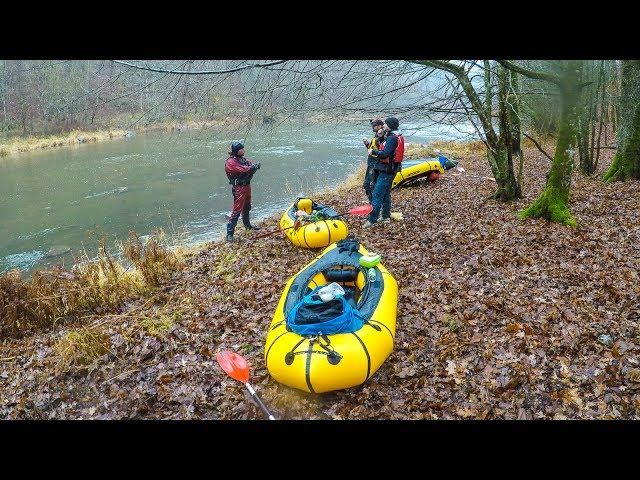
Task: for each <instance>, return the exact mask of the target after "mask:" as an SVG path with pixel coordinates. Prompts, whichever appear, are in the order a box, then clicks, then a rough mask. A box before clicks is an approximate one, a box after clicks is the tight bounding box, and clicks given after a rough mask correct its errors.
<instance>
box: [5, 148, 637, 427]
mask: <svg viewBox="0 0 640 480" xmlns="http://www.w3.org/2000/svg"><path fill="white" fill-rule="evenodd" d="M525 153H526V156H527V162H526V169H525V171H526V184H525V189H524V190H525V195H526V198H525V199H523V200H522V201H519V202H516V203H513V204H508V205H504V204H499V203H496V202H494V201H491V200H489V201H487V200H485V198H486V197H487V196H488V195H489V194H490V193H491V191H492V187H493V185H494V183H493V182H492V181H491V180H488V179H486V178H482V177H488V176H489V177H490V176H491V174H490V171H489V170H488V166H487V162H486V160H485V159H484V158H482V157H475V158H464V159H463V160H462V162H461V164H460V165H461V166H463V167H464V168H465V169H466V171H465V172H458V171H456V170H450V171H449V172H447V173H446V174H445V175H444V176H443V177H442V178H441V179H440V180H439V181H437V182H435V183H423V184H420V185H419V186H416V187H411V188H406V189H402V190H397V191H395V190H394V192H393V211H400V212H402V213H403V215H404V221H402V222H394V223H392V224H387V225H378V226H376V227H375V228H374V229H371V230H366V231H365V230H363V229H362V228H361V225H362V223H363V222H364V219H361V218H354V219H350V220H349V226H350V228H351V231H352V233H354V234H355V235H356V236H357V238H359V240H360V241H361V242H363V244H364V245H365V246H366V247H368V248H370V249H372V250H374V251H377V252H381V253H382V254H383V263H384V264H385V266H386V267H387V268H388V269H389V270H390V271H391V273H393V274H394V275H395V276H396V278H397V280H398V283H399V287H400V298H399V305H398V323H397V326H398V333H397V337H396V345H395V348H394V351H393V353H392V354H391V356H390V357H389V359H388V360H387V361H386V362H385V363H384V364H383V366H382V367H381V368H380V369H379V370H378V372H377V373H376V374H375V375H374V376H373V377H372V378H371V379H369V381H367V382H366V383H365V384H364V385H362V386H360V387H356V388H352V389H349V390H344V391H339V392H332V393H328V394H324V395H312V394H307V393H303V392H299V391H295V390H292V389H289V388H288V387H284V386H282V385H279V384H277V383H276V382H275V381H273V380H272V379H271V378H270V376H269V375H268V373H267V371H266V369H265V367H264V365H263V360H262V358H263V357H262V349H263V344H264V339H265V332H266V329H267V327H268V325H269V323H270V321H271V316H272V314H273V311H274V308H275V306H276V303H277V301H278V298H279V296H280V293H281V290H282V287H283V285H284V284H285V282H286V280H287V279H288V277H289V276H290V275H291V274H292V273H294V272H296V271H298V270H299V269H300V268H301V267H302V266H303V265H304V264H305V263H306V262H308V261H309V260H310V259H311V258H312V257H313V256H314V255H315V254H316V252H313V251H306V250H302V249H298V248H295V247H294V246H292V245H291V244H290V243H289V242H288V240H286V239H285V238H284V237H283V236H280V235H279V236H272V237H267V238H264V239H261V240H257V241H253V242H252V241H249V240H248V235H245V234H244V233H239V235H238V238H239V239H240V241H239V242H237V243H234V244H233V245H227V244H219V243H217V244H210V245H208V246H207V247H206V248H205V249H204V250H203V251H201V252H200V253H199V254H196V255H194V256H193V257H191V258H190V259H189V260H188V262H187V267H186V268H185V269H184V270H183V271H182V272H180V273H178V274H176V275H174V277H173V279H172V281H171V282H170V283H169V284H167V285H166V286H165V287H164V288H162V289H161V291H159V292H158V293H157V294H156V295H154V296H153V297H152V298H150V299H141V300H139V301H136V302H134V303H132V304H130V305H127V307H126V308H125V309H124V310H123V312H122V314H121V315H117V316H106V317H102V318H95V319H90V323H88V324H87V325H88V327H87V331H91V332H94V333H96V334H99V335H100V336H101V337H100V338H106V339H108V352H107V353H105V354H103V355H102V356H100V357H98V358H97V359H96V360H95V361H93V362H92V363H90V364H89V365H85V366H82V365H76V364H73V363H71V364H70V363H69V362H68V361H67V362H64V361H62V359H61V353H60V348H59V345H60V339H62V338H63V336H64V335H66V334H67V333H68V330H69V329H70V328H71V326H63V327H62V328H60V329H58V331H55V332H49V333H47V334H40V335H37V336H33V337H29V338H26V339H22V340H19V341H15V340H14V341H5V342H4V343H2V344H0V417H1V418H208V419H254V418H263V417H262V414H261V412H260V411H259V410H258V409H257V408H256V407H255V406H254V405H253V404H252V403H251V402H250V401H248V400H247V397H246V396H245V394H244V392H243V388H242V386H241V385H240V384H239V383H237V382H236V381H234V380H232V379H230V378H229V377H227V376H226V375H225V374H224V373H222V372H221V370H220V369H219V367H218V365H217V363H216V361H215V357H214V355H215V352H216V351H217V350H218V349H220V348H231V349H234V350H236V351H239V352H241V353H242V354H243V355H244V356H245V357H246V358H247V359H248V360H249V361H250V363H251V365H252V383H253V384H254V386H255V387H256V389H257V390H258V392H259V393H260V394H261V396H262V397H263V399H264V401H265V403H266V404H267V405H269V406H270V407H271V408H272V410H273V411H274V412H275V413H276V415H277V416H278V417H280V418H286V419H436V418H509V419H515V418H518V419H538V418H555V419H558V418H601V419H604V418H638V416H639V412H640V356H639V354H640V326H639V325H638V321H639V319H640V305H639V303H640V302H639V298H640V282H639V281H638V275H639V272H640V255H639V253H638V245H640V218H639V217H640V194H639V188H638V186H639V185H638V183H637V182H627V183H616V184H613V185H604V184H602V183H601V182H600V181H599V180H598V178H585V177H582V176H581V175H580V174H578V173H575V175H574V182H573V188H572V195H571V207H572V211H573V213H574V215H575V217H576V219H577V220H578V227H577V228H575V229H572V228H569V227H565V226H560V225H555V224H549V223H547V222H545V221H539V220H526V221H521V220H519V219H518V218H517V216H516V211H517V210H518V209H519V208H522V207H524V206H525V205H527V204H529V203H530V202H531V201H532V200H533V199H534V198H535V197H536V196H537V194H538V193H539V192H540V190H541V188H542V186H543V184H544V178H545V173H546V172H547V170H548V167H549V163H548V160H547V159H546V158H545V157H543V156H542V155H541V154H539V153H538V152H537V151H536V150H527V151H526V152H525ZM609 161H610V159H607V160H606V161H605V162H604V165H601V168H600V169H599V170H600V171H602V170H603V169H604V168H605V167H606V166H607V165H608V163H609ZM322 200H325V201H327V202H330V204H331V205H333V206H334V207H335V208H337V209H342V208H344V207H348V206H352V205H356V204H361V203H365V201H366V200H365V197H364V193H363V191H362V189H360V188H358V187H354V188H352V189H351V190H350V191H349V192H348V193H344V192H341V193H338V194H327V195H324V196H323V197H322ZM265 224H267V225H268V226H269V227H271V226H275V225H276V220H275V219H270V220H268V221H267V222H265ZM241 231H242V228H241V227H240V228H239V232H241ZM603 335H608V336H610V337H611V342H609V341H608V338H607V337H605V336H603Z"/></svg>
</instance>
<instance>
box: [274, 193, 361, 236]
mask: <svg viewBox="0 0 640 480" xmlns="http://www.w3.org/2000/svg"><path fill="white" fill-rule="evenodd" d="M298 210H303V211H305V212H306V213H307V214H309V215H311V214H314V212H315V214H316V215H318V216H320V217H326V219H325V220H318V221H316V222H313V223H307V224H303V225H301V226H299V227H298V228H291V227H293V224H294V223H295V221H296V216H295V213H296V212H297V211H298ZM335 215H337V212H336V211H335V210H333V209H331V208H329V207H327V206H326V205H321V204H318V203H315V202H314V201H313V200H311V199H310V198H299V199H298V200H296V201H295V202H293V203H292V204H291V206H290V207H289V208H288V209H287V210H286V211H285V212H284V215H282V218H281V219H280V229H281V230H284V234H285V235H286V236H287V238H288V239H289V240H291V243H293V244H294V245H295V246H297V247H302V248H321V247H326V246H327V245H330V244H331V243H333V242H337V241H338V240H342V239H343V238H345V237H346V236H347V235H348V233H349V229H348V228H347V224H346V223H345V222H343V221H342V220H339V219H337V218H331V217H332V216H335ZM285 229H286V230H285Z"/></svg>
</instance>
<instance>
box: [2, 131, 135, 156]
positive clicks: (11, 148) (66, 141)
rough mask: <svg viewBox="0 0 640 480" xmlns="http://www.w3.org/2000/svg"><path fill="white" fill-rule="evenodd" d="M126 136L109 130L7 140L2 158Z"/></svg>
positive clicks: (122, 132) (121, 132) (3, 147)
mask: <svg viewBox="0 0 640 480" xmlns="http://www.w3.org/2000/svg"><path fill="white" fill-rule="evenodd" d="M124 134H125V131H124V130H122V129H109V130H102V131H96V132H88V131H83V130H73V131H71V132H69V133H64V134H60V135H48V136H42V137H40V136H28V137H17V138H12V139H9V140H6V141H5V142H4V143H3V144H0V157H6V156H8V155H16V154H19V153H24V152H31V151H33V150H44V149H48V148H56V147H63V146H69V145H80V144H82V143H92V142H100V141H104V140H110V139H113V138H119V137H123V136H124Z"/></svg>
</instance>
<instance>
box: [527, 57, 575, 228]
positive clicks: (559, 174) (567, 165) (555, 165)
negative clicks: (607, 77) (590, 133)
mask: <svg viewBox="0 0 640 480" xmlns="http://www.w3.org/2000/svg"><path fill="white" fill-rule="evenodd" d="M580 66H581V65H580V62H579V61H568V62H567V63H566V65H565V66H564V68H563V72H562V77H561V81H560V119H559V124H558V136H557V140H556V150H555V154H554V156H553V162H552V164H551V170H550V171H549V176H548V178H547V183H546V185H545V188H544V190H543V192H542V194H541V195H540V197H539V198H538V199H537V200H536V201H535V202H534V203H533V204H532V205H530V206H529V207H528V208H526V209H524V210H522V211H520V217H521V218H545V219H547V220H551V221H552V222H558V223H564V224H565V225H570V226H575V225H576V221H575V219H574V218H573V216H572V215H571V210H569V189H570V187H571V172H572V170H573V155H572V151H573V147H574V145H575V142H576V106H577V103H578V99H579V97H580V88H579V86H578V79H579V78H580Z"/></svg>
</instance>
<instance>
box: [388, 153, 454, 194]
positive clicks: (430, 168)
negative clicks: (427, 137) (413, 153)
mask: <svg viewBox="0 0 640 480" xmlns="http://www.w3.org/2000/svg"><path fill="white" fill-rule="evenodd" d="M431 172H438V173H439V174H443V173H444V168H442V164H441V163H440V161H439V160H437V159H436V160H428V159H427V160H407V161H404V162H402V170H400V171H399V172H398V173H396V176H395V177H394V178H393V182H392V183H391V188H395V187H398V186H405V185H408V184H409V183H411V182H414V181H416V180H419V179H421V178H424V177H427V176H429V174H430V173H431Z"/></svg>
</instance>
